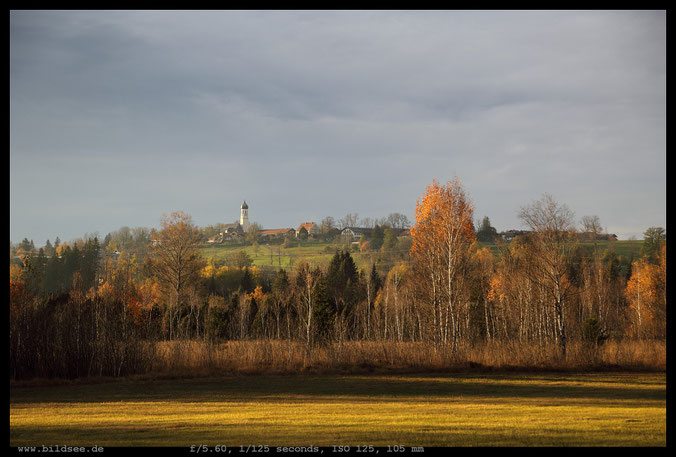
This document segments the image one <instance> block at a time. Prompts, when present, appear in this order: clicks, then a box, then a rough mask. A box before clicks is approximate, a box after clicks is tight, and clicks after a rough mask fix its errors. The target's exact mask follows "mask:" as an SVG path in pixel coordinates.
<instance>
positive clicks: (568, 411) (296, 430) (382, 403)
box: [10, 373, 666, 447]
mask: <svg viewBox="0 0 676 457" xmlns="http://www.w3.org/2000/svg"><path fill="white" fill-rule="evenodd" d="M31 444H32V445H61V444H67V445H83V446H88V445H98V446H104V447H105V446H144V445H145V446H190V445H192V444H208V445H211V446H215V445H228V446H235V447H238V446H240V445H244V446H246V445H247V444H258V445H265V444H267V445H270V446H281V445H299V446H311V445H312V446H332V445H351V446H355V445H374V446H387V445H403V446H494V445H495V446H497V445H502V446H512V445H514V446H534V445H538V446H543V445H544V446H665V445H666V375H665V374H640V373H626V374H619V373H612V374H608V373H603V374H542V373H537V374H535V373H531V374H502V375H498V374H490V375H488V374H486V375H477V374H473V375H468V374H454V375H369V376H337V375H331V376H310V375H306V376H302V375H298V376H255V377H230V378H206V379H183V380H153V381H140V380H136V381H129V380H127V381H119V382H111V383H105V384H87V385H60V386H42V387H11V388H10V445H11V446H23V445H31Z"/></svg>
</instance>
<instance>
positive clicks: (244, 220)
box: [239, 200, 249, 232]
mask: <svg viewBox="0 0 676 457" xmlns="http://www.w3.org/2000/svg"><path fill="white" fill-rule="evenodd" d="M239 225H241V226H242V230H244V232H246V231H247V230H249V205H247V204H246V200H245V201H244V203H242V209H241V210H240V214H239Z"/></svg>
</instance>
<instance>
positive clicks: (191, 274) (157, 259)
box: [148, 211, 205, 338]
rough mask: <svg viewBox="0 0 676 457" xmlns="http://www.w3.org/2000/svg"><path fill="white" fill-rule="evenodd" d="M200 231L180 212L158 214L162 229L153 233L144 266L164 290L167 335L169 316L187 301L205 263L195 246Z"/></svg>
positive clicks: (189, 218) (171, 322)
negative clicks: (167, 304)
mask: <svg viewBox="0 0 676 457" xmlns="http://www.w3.org/2000/svg"><path fill="white" fill-rule="evenodd" d="M200 239H201V237H200V232H199V229H198V228H197V226H195V224H193V222H192V218H191V217H190V216H189V215H187V214H184V213H183V212H182V211H178V212H173V213H171V214H170V215H169V216H167V215H166V214H165V215H164V216H163V217H162V230H160V231H159V232H156V233H155V234H154V235H153V240H152V243H151V247H150V255H149V258H148V266H149V268H150V271H152V273H153V275H154V276H155V277H156V278H157V280H158V282H159V283H160V285H161V286H162V288H163V289H164V291H165V294H166V298H167V299H168V300H167V301H168V303H169V308H170V309H169V311H170V338H173V334H174V332H173V330H174V327H173V316H174V315H175V314H176V311H177V310H178V309H179V308H180V307H181V306H182V305H183V304H184V303H187V292H188V289H189V288H190V287H193V286H194V285H195V284H196V283H197V279H198V277H199V273H200V270H201V269H202V268H203V267H204V265H205V262H204V260H203V259H202V258H201V257H200V254H199V251H198V248H199V243H200Z"/></svg>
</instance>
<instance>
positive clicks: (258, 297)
mask: <svg viewBox="0 0 676 457" xmlns="http://www.w3.org/2000/svg"><path fill="white" fill-rule="evenodd" d="M266 296H267V294H264V293H263V288H262V287H261V286H258V287H256V288H255V289H254V291H253V292H251V293H250V294H249V295H248V297H249V300H254V301H255V302H256V303H263V301H264V300H265V298H266Z"/></svg>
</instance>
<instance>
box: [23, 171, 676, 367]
mask: <svg viewBox="0 0 676 457" xmlns="http://www.w3.org/2000/svg"><path fill="white" fill-rule="evenodd" d="M415 214H416V215H415V225H414V226H413V227H412V228H411V247H410V258H409V259H408V260H402V261H400V262H398V263H396V264H395V265H394V266H393V267H392V268H390V269H389V270H387V271H385V272H379V271H378V268H376V265H375V264H372V265H370V267H368V268H365V269H361V270H360V269H358V268H357V266H356V264H355V262H354V259H353V258H352V255H351V254H350V252H349V251H348V250H337V251H336V252H335V254H334V256H333V258H332V260H331V262H330V263H329V265H328V266H327V267H325V268H321V267H313V266H311V265H310V264H308V263H307V262H304V261H303V262H298V263H297V264H296V265H295V266H294V268H293V269H291V270H289V271H287V270H285V269H283V268H279V269H263V268H258V267H255V266H251V265H247V264H244V265H220V266H216V265H213V264H208V263H207V262H206V261H205V260H204V259H203V258H202V257H201V256H200V254H199V246H200V243H201V242H202V239H203V236H202V233H201V231H200V229H199V227H197V226H196V225H195V224H194V223H193V221H192V219H191V218H190V216H188V215H186V214H184V213H182V212H176V213H172V214H170V215H165V216H164V217H163V219H162V228H161V229H160V230H157V231H153V232H149V233H148V238H147V243H146V248H145V252H144V256H143V257H140V256H138V255H137V254H136V253H134V252H133V250H131V249H130V251H129V252H126V251H125V250H124V244H122V243H116V244H115V250H116V251H118V253H117V254H115V255H113V254H112V253H111V249H106V248H103V247H102V246H101V245H100V244H99V241H98V239H97V238H96V237H92V238H88V239H86V240H81V241H80V242H79V243H74V244H73V246H70V245H65V246H63V247H62V248H60V250H59V252H58V253H57V252H56V251H55V253H54V254H55V255H52V256H49V257H48V256H47V255H45V254H44V252H43V253H42V254H40V253H38V254H37V255H32V256H26V257H25V258H24V262H23V265H21V266H16V265H14V266H12V267H10V375H11V376H12V377H15V378H29V377H35V376H41V377H65V378H72V377H81V376H93V375H98V376H123V375H126V374H132V373H139V372H147V371H150V370H152V367H153V363H154V358H155V350H156V346H157V343H158V342H162V341H175V340H199V341H204V342H207V343H209V344H212V343H219V342H224V341H229V340H260V339H270V340H273V339H274V340H285V341H288V343H289V345H291V343H292V342H295V343H300V344H302V345H303V347H304V348H305V353H306V354H310V353H311V351H312V350H313V349H314V348H316V347H318V346H322V345H328V344H341V343H343V342H349V341H364V340H368V341H395V342H404V341H409V342H419V343H423V344H425V345H427V346H428V347H429V350H430V351H447V352H449V353H457V352H458V351H459V350H460V349H459V348H460V347H461V346H462V345H463V344H464V345H467V344H469V345H472V344H481V343H484V342H492V341H498V342H499V341H509V342H522V343H524V344H526V343H527V344H540V345H556V346H557V347H558V348H559V351H560V355H561V356H562V357H565V355H566V350H567V347H568V344H569V342H570V341H581V342H584V343H585V344H588V345H590V347H598V346H599V345H601V344H603V342H604V341H605V340H606V339H608V338H615V339H623V338H626V339H631V338H641V339H666V235H665V233H664V231H663V229H654V228H651V229H650V230H651V232H650V234H648V233H647V235H650V237H648V238H647V243H646V247H647V250H646V253H645V255H644V256H643V257H642V258H640V259H637V260H635V261H633V262H631V263H630V264H629V265H625V266H623V264H622V259H620V258H619V257H618V256H616V255H615V254H614V252H612V251H610V250H604V251H601V250H600V249H598V248H597V247H596V246H590V245H589V244H582V243H580V242H579V238H578V237H577V236H575V229H574V220H573V218H574V215H573V213H572V211H570V209H569V208H568V207H567V206H566V205H563V204H559V203H558V202H556V201H555V200H554V199H553V197H551V196H549V195H546V194H545V195H544V196H543V197H542V199H540V200H538V201H535V202H533V203H531V204H529V205H526V206H524V207H522V208H521V210H520V212H519V217H520V218H521V220H522V221H523V222H524V224H525V225H526V226H528V227H529V228H530V231H529V233H528V234H527V235H525V236H522V237H518V238H517V239H515V240H514V241H513V242H511V243H509V244H507V243H505V244H501V245H500V246H499V249H500V250H501V254H500V255H499V256H495V255H494V254H493V253H492V252H491V250H490V249H488V248H487V247H485V246H483V245H482V244H481V243H480V242H479V241H478V240H477V233H476V229H475V227H474V225H473V222H472V221H473V208H472V204H471V201H470V199H469V197H468V196H467V195H466V192H465V190H464V189H463V187H462V184H461V182H460V181H459V180H457V179H454V180H453V181H450V182H448V183H447V184H446V185H441V184H439V183H437V182H436V181H435V182H433V183H432V184H431V185H430V186H428V188H427V189H426V192H425V193H424V194H423V196H422V198H421V199H420V200H419V201H418V202H417V205H416V213H415ZM133 239H134V237H132V242H130V243H131V244H133ZM107 244H108V246H110V244H111V240H108V243H107ZM131 244H130V245H131ZM119 248H122V249H119ZM461 343H462V344H461ZM290 350H291V349H290V346H289V351H290Z"/></svg>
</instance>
